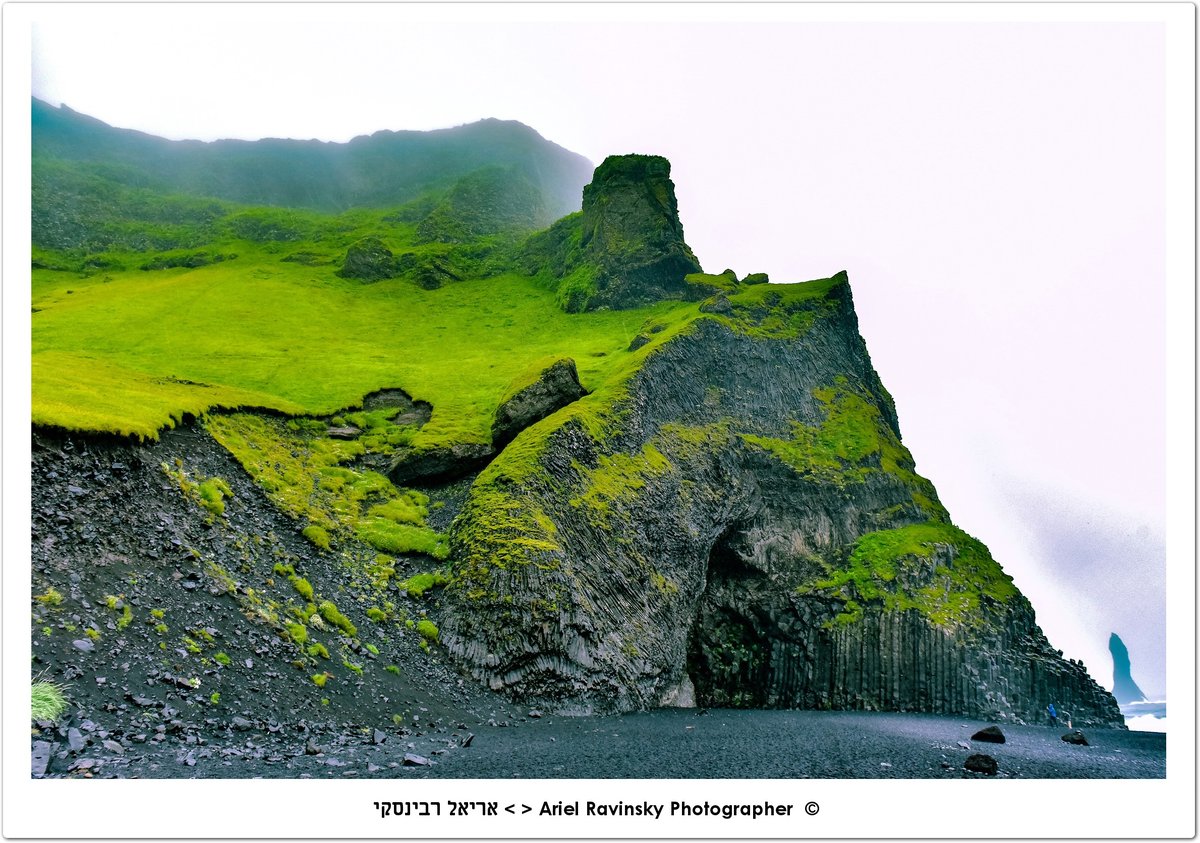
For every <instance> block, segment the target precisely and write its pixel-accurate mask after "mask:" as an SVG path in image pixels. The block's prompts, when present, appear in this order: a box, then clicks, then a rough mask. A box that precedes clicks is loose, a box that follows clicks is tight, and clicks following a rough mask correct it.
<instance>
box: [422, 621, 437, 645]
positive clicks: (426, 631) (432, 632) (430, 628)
mask: <svg viewBox="0 0 1200 843" xmlns="http://www.w3.org/2000/svg"><path fill="white" fill-rule="evenodd" d="M417 634H418V635H420V636H421V637H422V638H424V639H425V640H426V641H437V640H438V634H439V630H438V628H437V624H435V623H434V622H433V621H431V620H429V619H427V618H422V619H421V620H419V621H417Z"/></svg>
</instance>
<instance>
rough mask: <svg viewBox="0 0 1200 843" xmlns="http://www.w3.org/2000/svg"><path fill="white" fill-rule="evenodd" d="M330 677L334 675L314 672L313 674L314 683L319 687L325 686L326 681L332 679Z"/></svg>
mask: <svg viewBox="0 0 1200 843" xmlns="http://www.w3.org/2000/svg"><path fill="white" fill-rule="evenodd" d="M330 678H332V677H331V675H330V674H328V673H314V674H313V675H312V681H313V684H314V685H316V686H317V687H318V688H324V687H325V683H326V682H328V681H329V680H330Z"/></svg>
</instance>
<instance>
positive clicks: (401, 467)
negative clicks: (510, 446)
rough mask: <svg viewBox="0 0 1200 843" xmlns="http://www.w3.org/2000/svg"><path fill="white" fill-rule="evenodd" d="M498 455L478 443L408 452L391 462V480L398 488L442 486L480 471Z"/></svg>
mask: <svg viewBox="0 0 1200 843" xmlns="http://www.w3.org/2000/svg"><path fill="white" fill-rule="evenodd" d="M494 453H495V451H494V450H493V449H492V448H491V447H489V446H488V445H484V444H482V443H475V442H456V443H455V444H453V445H449V446H447V447H444V448H426V449H417V448H409V449H406V450H404V451H401V452H400V453H398V454H397V455H396V457H395V458H394V459H393V460H392V464H391V467H390V468H389V469H388V477H390V478H391V480H392V482H393V483H395V484H396V485H397V486H406V485H409V484H411V483H440V482H443V481H446V480H453V479H454V478H456V477H462V476H463V475H465V474H470V473H471V472H472V471H478V470H479V469H480V468H481V467H482V466H483V465H485V464H486V463H487V461H488V460H489V459H490V458H491V457H492V455H493V454H494Z"/></svg>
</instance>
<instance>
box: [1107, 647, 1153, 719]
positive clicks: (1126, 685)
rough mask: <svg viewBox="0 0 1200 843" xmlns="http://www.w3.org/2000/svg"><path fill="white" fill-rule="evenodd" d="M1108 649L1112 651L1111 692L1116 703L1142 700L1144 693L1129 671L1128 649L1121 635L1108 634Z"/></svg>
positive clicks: (1143, 699)
mask: <svg viewBox="0 0 1200 843" xmlns="http://www.w3.org/2000/svg"><path fill="white" fill-rule="evenodd" d="M1108 651H1109V652H1110V653H1112V660H1113V690H1112V693H1113V697H1115V698H1116V700H1117V703H1118V704H1119V705H1128V704H1129V703H1135V702H1144V701H1145V700H1146V695H1145V694H1144V693H1143V692H1142V689H1141V688H1139V687H1138V684H1137V683H1136V682H1134V681H1133V674H1132V673H1131V672H1130V663H1129V649H1128V648H1127V647H1126V646H1125V642H1124V641H1122V640H1121V636H1119V635H1117V633H1115V632H1114V633H1112V634H1111V635H1109V636H1108Z"/></svg>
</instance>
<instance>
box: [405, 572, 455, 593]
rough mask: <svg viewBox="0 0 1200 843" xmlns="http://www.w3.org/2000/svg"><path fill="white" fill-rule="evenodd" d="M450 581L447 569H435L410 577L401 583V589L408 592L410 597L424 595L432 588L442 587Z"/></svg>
mask: <svg viewBox="0 0 1200 843" xmlns="http://www.w3.org/2000/svg"><path fill="white" fill-rule="evenodd" d="M449 582H450V576H449V574H447V573H446V572H445V571H433V572H430V573H427V574H416V575H414V576H411V577H409V578H408V579H406V580H405V581H404V582H402V583H400V590H401V591H406V592H408V596H409V597H424V596H425V592H427V591H429V590H430V589H431V588H441V587H442V586H445V585H447V584H448V583H449Z"/></svg>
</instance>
